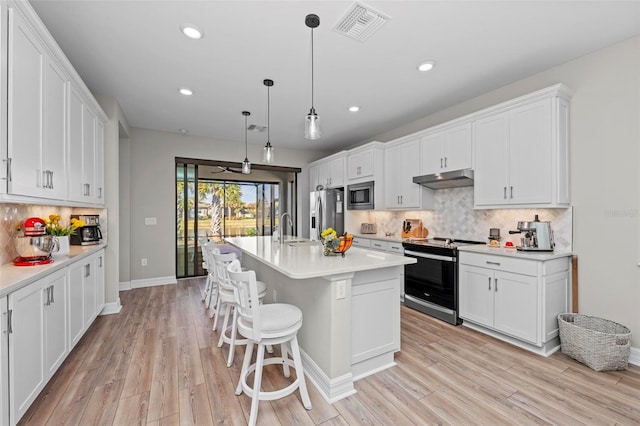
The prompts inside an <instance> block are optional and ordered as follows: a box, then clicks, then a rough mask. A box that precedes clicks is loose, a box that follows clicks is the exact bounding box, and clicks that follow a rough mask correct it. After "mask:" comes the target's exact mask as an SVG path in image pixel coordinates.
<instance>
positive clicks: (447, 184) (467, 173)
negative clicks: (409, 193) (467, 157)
mask: <svg viewBox="0 0 640 426" xmlns="http://www.w3.org/2000/svg"><path fill="white" fill-rule="evenodd" d="M413 183H417V184H420V185H422V186H426V187H427V188H431V189H445V188H458V187H461V186H473V170H471V169H465V170H456V171H453V172H443V173H435V174H432V175H424V176H416V177H414V178H413Z"/></svg>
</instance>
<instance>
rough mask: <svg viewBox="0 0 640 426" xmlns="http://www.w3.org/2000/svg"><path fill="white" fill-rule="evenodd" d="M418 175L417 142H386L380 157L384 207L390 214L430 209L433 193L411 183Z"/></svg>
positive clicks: (418, 148) (431, 207)
mask: <svg viewBox="0 0 640 426" xmlns="http://www.w3.org/2000/svg"><path fill="white" fill-rule="evenodd" d="M419 174H420V139H408V140H402V141H398V142H389V143H388V145H387V147H386V149H385V153H384V175H385V186H384V201H385V202H384V206H385V208H387V209H394V210H415V209H433V208H434V196H433V191H432V190H430V189H428V188H425V187H423V186H421V185H418V184H416V183H413V177H414V176H418V175H419Z"/></svg>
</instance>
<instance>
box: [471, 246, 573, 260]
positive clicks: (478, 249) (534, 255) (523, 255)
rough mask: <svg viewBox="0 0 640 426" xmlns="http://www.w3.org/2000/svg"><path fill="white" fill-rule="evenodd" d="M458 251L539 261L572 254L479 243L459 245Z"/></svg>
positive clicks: (567, 251)
mask: <svg viewBox="0 0 640 426" xmlns="http://www.w3.org/2000/svg"><path fill="white" fill-rule="evenodd" d="M458 251H461V252H470V253H482V254H493V255H496V256H507V257H516V258H518V259H529V260H540V261H545V260H552V259H558V258H560V257H566V256H571V255H573V252H571V251H569V250H554V251H552V252H525V251H518V250H517V249H516V248H515V247H514V248H507V247H492V246H489V245H480V244H478V245H471V246H463V247H459V248H458Z"/></svg>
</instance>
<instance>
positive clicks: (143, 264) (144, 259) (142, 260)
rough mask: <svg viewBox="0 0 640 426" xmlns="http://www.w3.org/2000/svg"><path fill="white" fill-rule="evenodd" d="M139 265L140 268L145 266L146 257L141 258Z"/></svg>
mask: <svg viewBox="0 0 640 426" xmlns="http://www.w3.org/2000/svg"><path fill="white" fill-rule="evenodd" d="M140 265H142V266H147V258H146V257H143V258H142V259H141V260H140Z"/></svg>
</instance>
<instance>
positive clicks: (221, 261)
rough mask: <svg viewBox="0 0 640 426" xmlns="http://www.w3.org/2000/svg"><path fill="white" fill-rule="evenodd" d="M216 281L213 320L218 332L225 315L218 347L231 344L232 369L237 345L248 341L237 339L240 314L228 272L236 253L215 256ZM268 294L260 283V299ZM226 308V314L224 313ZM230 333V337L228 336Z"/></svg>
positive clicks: (228, 364) (259, 282)
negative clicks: (222, 316)
mask: <svg viewBox="0 0 640 426" xmlns="http://www.w3.org/2000/svg"><path fill="white" fill-rule="evenodd" d="M213 259H214V264H215V271H216V279H217V282H218V300H217V303H216V308H215V317H214V320H213V329H214V330H216V329H217V326H218V320H219V318H220V315H224V320H223V322H222V328H221V330H220V338H219V339H218V347H219V348H221V347H222V345H223V344H225V343H228V344H229V356H228V357H227V367H231V364H233V358H234V354H235V348H236V346H237V345H246V344H247V340H246V339H237V338H236V336H237V330H238V326H237V323H238V321H237V317H238V312H237V309H236V298H235V294H234V287H233V285H232V284H231V283H230V282H229V273H228V272H227V266H228V265H229V264H230V263H231V262H232V261H234V260H236V261H238V263H240V261H239V260H238V259H237V257H236V254H235V253H226V254H220V253H218V254H215V253H214V254H213ZM266 294H267V286H266V285H265V283H263V282H261V281H258V297H259V298H260V299H262V298H263V297H264V296H265V295H266ZM223 306H224V313H223V309H222V308H223ZM227 333H228V335H227Z"/></svg>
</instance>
